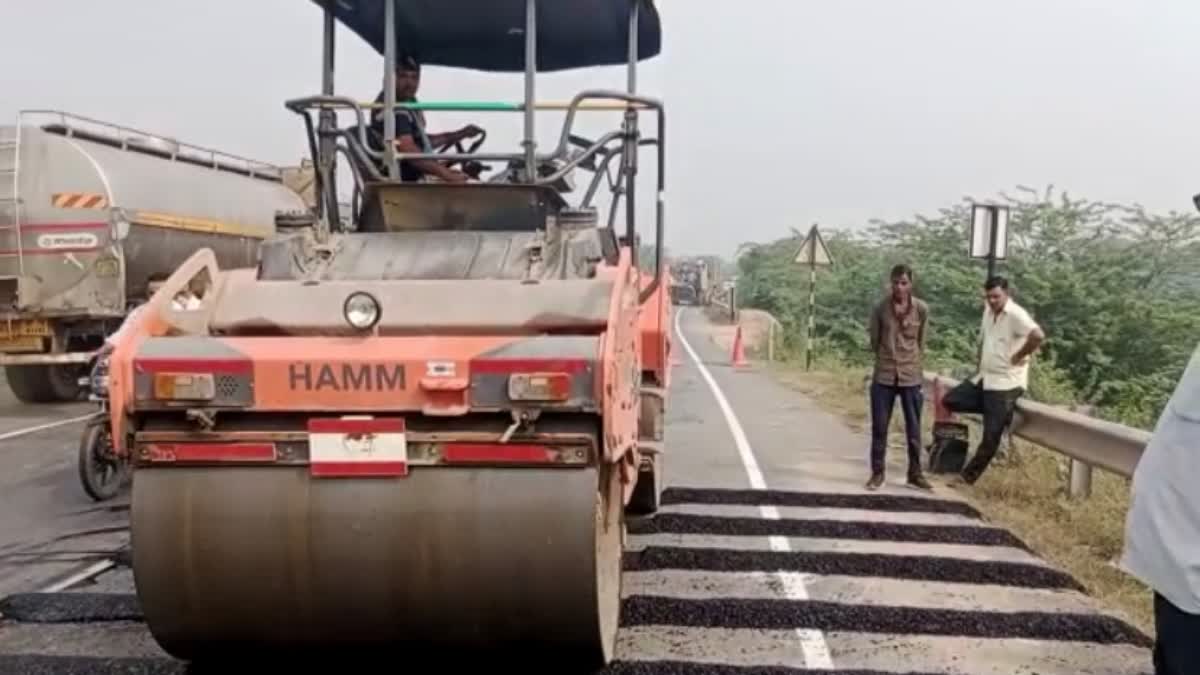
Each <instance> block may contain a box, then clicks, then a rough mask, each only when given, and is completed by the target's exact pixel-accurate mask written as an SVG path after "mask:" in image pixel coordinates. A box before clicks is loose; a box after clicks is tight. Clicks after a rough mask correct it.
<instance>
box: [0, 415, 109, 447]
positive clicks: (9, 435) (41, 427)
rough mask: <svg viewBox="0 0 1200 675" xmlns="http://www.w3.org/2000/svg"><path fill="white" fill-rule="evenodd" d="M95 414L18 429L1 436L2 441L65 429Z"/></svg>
mask: <svg viewBox="0 0 1200 675" xmlns="http://www.w3.org/2000/svg"><path fill="white" fill-rule="evenodd" d="M94 414H95V413H88V414H86V415H80V416H79V417H69V418H67V419H65V420H58V421H57V422H47V423H45V424H39V425H37V426H35V427H25V428H24V429H17V430H16V431H9V432H6V433H3V434H0V441H7V440H8V439H10V438H17V437H18V436H25V435H27V434H34V433H37V432H39V431H45V430H47V429H54V428H55V427H63V426H66V425H68V424H75V423H76V422H82V421H84V420H86V419H88V418H89V417H91V416H92V415H94Z"/></svg>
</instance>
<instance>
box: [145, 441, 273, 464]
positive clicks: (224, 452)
mask: <svg viewBox="0 0 1200 675" xmlns="http://www.w3.org/2000/svg"><path fill="white" fill-rule="evenodd" d="M146 448H147V450H148V451H149V456H150V457H149V458H150V461H152V462H273V461H275V458H276V455H275V444H274V443H173V444H170V443H151V444H150V445H148V446H146Z"/></svg>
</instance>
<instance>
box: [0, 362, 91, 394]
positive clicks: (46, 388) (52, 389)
mask: <svg viewBox="0 0 1200 675" xmlns="http://www.w3.org/2000/svg"><path fill="white" fill-rule="evenodd" d="M76 370H77V367H75V366H60V365H37V366H5V367H4V376H5V378H7V379H8V388H9V389H10V390H12V393H13V395H14V396H16V397H17V398H18V399H19V400H20V401H21V402H22V403H57V402H60V401H74V400H76V399H78V398H79V384H78V383H77V382H76V379H75V378H76V372H75V371H76Z"/></svg>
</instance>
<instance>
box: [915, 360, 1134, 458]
mask: <svg viewBox="0 0 1200 675" xmlns="http://www.w3.org/2000/svg"><path fill="white" fill-rule="evenodd" d="M937 380H940V381H941V383H942V386H943V387H945V389H946V390H947V391H949V390H950V389H951V388H953V387H954V386H956V385H957V384H958V383H959V381H958V380H956V379H954V378H952V377H947V376H945V375H939V374H937V373H930V372H926V373H925V388H926V391H930V390H932V389H933V386H934V382H935V381H937ZM1010 433H1012V434H1013V435H1015V436H1017V437H1019V438H1022V439H1024V440H1027V441H1029V442H1031V443H1036V444H1037V445H1041V446H1043V447H1046V448H1049V449H1050V450H1054V451H1055V452H1058V453H1060V454H1063V455H1066V456H1067V457H1070V458H1071V459H1074V460H1078V461H1080V462H1083V463H1084V464H1086V465H1088V466H1093V467H1099V468H1101V469H1105V470H1107V471H1110V472H1112V473H1115V474H1117V475H1119V476H1124V477H1126V478H1130V477H1132V476H1133V470H1134V469H1135V468H1136V467H1137V463H1138V461H1139V460H1140V459H1141V457H1142V452H1143V451H1144V450H1145V449H1146V444H1148V443H1149V442H1150V437H1151V434H1150V432H1148V431H1144V430H1142V429H1135V428H1133V427H1127V426H1125V425H1122V424H1116V423H1114V422H1107V421H1105V420H1098V419H1095V418H1092V417H1088V416H1087V415H1084V414H1081V413H1077V412H1071V411H1069V410H1063V409H1062V408H1057V407H1054V406H1051V405H1047V404H1045V403H1039V402H1037V401H1031V400H1028V399H1025V398H1022V399H1020V400H1018V401H1017V411H1016V414H1015V416H1014V419H1013V424H1012V427H1011V428H1010Z"/></svg>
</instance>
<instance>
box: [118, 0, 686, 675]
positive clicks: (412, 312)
mask: <svg viewBox="0 0 1200 675" xmlns="http://www.w3.org/2000/svg"><path fill="white" fill-rule="evenodd" d="M315 4H317V5H318V7H319V8H320V9H321V10H323V12H324V19H325V20H324V58H323V64H322V65H323V72H322V89H321V93H320V94H319V95H314V96H307V97H304V98H297V99H294V100H289V101H287V102H286V106H287V108H288V109H289V110H291V111H293V112H295V113H297V115H298V116H299V117H300V118H301V119H302V120H303V124H304V129H305V130H306V133H307V135H308V140H309V147H310V149H311V151H312V153H313V165H314V166H315V167H316V174H315V175H316V186H315V192H316V194H317V195H318V198H317V199H316V202H315V205H314V206H313V208H312V210H311V213H310V214H309V216H308V218H307V221H306V222H305V223H300V222H299V221H297V223H296V226H295V227H291V228H289V229H288V230H287V231H281V232H279V233H277V234H276V235H275V236H273V237H271V238H269V239H267V240H266V241H264V242H263V244H262V245H261V247H260V252H259V260H258V261H257V264H256V265H255V266H252V267H251V266H247V267H235V268H225V267H222V266H221V265H220V264H219V263H218V260H217V258H216V257H215V255H214V254H213V252H212V251H211V250H208V249H201V250H199V251H197V252H196V253H195V254H194V255H193V256H192V257H190V258H189V259H188V260H187V261H186V262H184V263H183V264H182V265H181V266H179V267H178V268H177V269H176V270H175V271H174V272H173V273H172V274H171V275H170V277H169V278H168V279H167V280H166V281H165V282H164V283H163V285H162V286H161V288H160V290H158V291H157V292H156V293H155V295H153V296H152V297H151V299H150V300H149V302H148V303H147V305H146V310H145V311H143V312H139V313H138V315H137V317H136V319H135V322H134V323H132V324H131V325H130V329H129V331H128V334H127V335H125V336H123V337H122V338H121V341H120V343H119V344H117V345H116V348H115V350H114V352H113V354H112V358H111V362H110V379H109V387H110V402H111V420H112V424H113V430H114V432H113V436H114V444H115V445H116V446H117V452H120V453H126V454H127V456H129V457H130V459H131V461H132V463H133V465H134V472H133V487H132V505H131V528H132V534H131V545H132V566H133V574H134V580H135V583H136V591H137V596H138V599H139V602H140V604H141V607H142V611H143V614H144V617H145V620H146V623H147V625H148V627H149V630H150V632H151V633H152V634H153V636H154V638H155V640H156V641H157V642H158V644H159V645H161V647H162V648H163V649H164V650H165V651H167V652H168V653H170V654H171V655H173V656H175V657H177V658H180V659H183V660H187V661H192V662H197V663H199V662H206V661H213V660H217V659H221V658H224V657H227V656H231V655H241V654H246V653H253V654H256V655H265V654H284V655H288V656H296V655H298V654H305V655H307V654H314V655H316V654H330V653H333V654H354V655H356V656H357V655H363V654H374V653H381V652H385V653H387V654H391V655H395V654H398V653H405V654H407V653H410V651H411V650H413V649H421V650H425V649H433V650H436V651H437V652H438V653H439V654H441V656H442V657H443V658H444V657H445V656H447V655H460V654H480V655H491V654H510V653H518V654H520V655H521V662H522V663H525V664H527V663H528V662H529V660H530V658H536V659H540V660H545V662H546V663H548V664H550V665H551V666H552V667H553V669H554V672H563V673H566V672H589V669H594V668H596V667H601V666H603V665H604V664H606V663H608V662H609V661H610V660H611V659H612V658H613V653H614V648H615V642H616V634H617V627H618V621H619V617H620V607H621V566H622V553H623V550H624V547H623V540H624V532H625V524H626V522H627V521H626V519H627V518H635V517H636V518H645V517H653V515H654V513H655V512H656V510H657V509H658V505H659V499H660V494H661V490H662V483H663V476H662V472H663V461H662V460H663V451H664V433H663V414H664V411H665V409H666V402H667V390H668V385H669V381H668V380H669V369H670V350H671V341H670V338H669V335H670V311H671V310H670V302H669V298H668V294H667V288H666V284H665V283H664V278H665V277H666V274H667V270H666V265H665V264H664V261H663V259H662V257H663V256H662V253H663V233H664V211H663V201H662V194H663V186H664V166H665V162H664V161H663V160H664V152H665V137H664V134H663V132H664V129H665V112H664V109H663V106H662V103H661V102H660V101H659V100H657V99H655V98H651V97H647V96H643V95H641V94H639V93H637V92H636V90H635V84H636V68H637V65H638V63H639V61H642V60H645V59H648V58H651V57H654V56H655V55H657V54H658V53H659V51H660V36H659V31H660V28H659V17H658V13H657V10H656V8H655V6H654V4H653V3H652V2H649V1H648V0H636V1H632V0H550V1H547V0H542V1H541V2H538V1H537V0H472V1H468V0H440V1H439V2H428V1H418V0H409V1H405V0H370V1H369V0H337V2H329V3H328V4H326V3H324V2H319V1H318V2H316V3H315ZM339 27H341V28H348V29H349V30H350V32H351V33H353V34H355V35H357V36H359V37H360V38H361V39H363V40H364V41H365V42H366V43H367V44H369V45H370V46H371V47H372V48H374V49H375V50H376V51H377V52H379V53H380V54H381V55H382V56H383V73H384V76H383V79H384V95H383V96H381V97H380V100H379V102H377V103H363V102H361V101H360V100H359V99H358V98H354V97H346V96H340V95H337V94H335V93H334V88H333V83H334V77H333V50H334V45H335V36H336V34H337V29H338V28H339ZM401 58H403V59H406V62H407V63H409V64H411V63H412V62H414V61H415V62H417V63H419V64H421V65H422V66H425V65H438V66H444V67H450V68H455V67H457V68H467V69H474V70H477V71H492V72H522V71H523V72H524V84H525V86H524V99H523V100H522V101H514V102H511V103H505V102H480V101H469V102H462V101H458V102H454V101H450V102H419V101H417V100H416V99H406V100H396V88H395V78H396V65H397V63H399V62H400V61H399V59H401ZM620 64H625V65H626V79H627V83H628V86H627V87H625V88H620V87H616V88H613V89H611V90H610V89H589V90H584V91H581V92H579V93H578V94H576V95H575V96H574V97H573V98H572V99H570V100H569V101H566V102H562V103H554V102H538V101H537V100H536V99H535V98H534V91H535V87H534V78H535V75H536V74H537V73H538V72H539V71H554V70H565V69H571V68H587V67H596V66H603V65H620ZM377 110H378V111H381V112H382V114H381V115H375V116H373V115H372V112H373V111H377ZM444 110H460V111H461V110H469V111H477V112H480V111H488V112H505V111H509V112H514V113H517V114H520V115H522V116H523V119H524V134H523V141H522V143H521V147H520V148H512V149H510V151H509V152H488V151H480V150H479V147H478V144H476V145H474V146H472V147H470V148H466V149H464V148H463V147H462V146H461V144H459V143H457V142H455V143H452V144H448V145H447V146H445V147H429V146H426V147H424V148H420V147H418V148H417V149H418V150H423V151H422V152H415V151H412V150H413V146H410V145H408V144H401V143H398V142H397V135H396V118H395V117H394V115H397V114H412V113H413V112H416V111H420V112H424V111H444ZM545 110H554V111H557V112H559V113H561V114H562V128H561V133H560V134H559V138H558V142H557V143H556V144H555V145H554V146H553V147H550V148H546V149H544V150H539V148H538V147H537V145H536V143H535V138H536V137H535V134H534V130H535V119H536V115H535V113H537V112H540V111H545ZM403 111H408V113H404V112H403ZM604 113H608V114H609V116H610V117H612V118H613V119H612V126H611V131H608V132H606V133H603V134H600V135H598V136H596V137H595V138H588V137H584V136H582V135H580V134H579V133H577V131H578V130H577V128H576V121H577V120H578V119H580V118H582V117H583V116H585V115H586V116H589V119H591V116H593V115H594V116H595V117H596V118H602V117H603V115H604ZM372 117H374V118H375V119H379V118H382V119H381V120H380V123H379V124H378V125H375V126H373V125H372V123H371V122H369V121H368V120H369V119H371V118H372ZM643 128H644V129H645V130H646V131H643ZM451 146H454V147H451ZM639 150H640V151H642V152H643V153H653V157H654V158H655V159H656V160H657V161H656V166H655V169H654V170H653V172H651V171H646V172H643V176H647V177H649V180H646V181H644V182H647V183H649V184H650V186H652V187H653V189H654V194H655V203H654V206H653V208H652V210H651V213H652V214H653V218H652V219H653V223H654V224H653V226H652V227H646V228H645V229H646V230H647V232H646V233H644V234H647V235H650V234H652V236H653V239H654V243H653V246H652V247H651V246H644V245H643V243H642V242H643V239H648V238H649V237H648V236H647V237H643V236H642V235H643V233H642V232H640V231H639V228H638V223H637V222H636V221H637V217H636V216H637V213H638V211H637V208H636V207H637V204H636V201H635V200H636V197H637V195H638V192H639V191H638V190H637V189H636V188H637V187H638V185H639V182H642V181H639V176H638V155H639ZM405 162H441V163H443V165H444V166H445V165H450V164H452V163H457V166H461V167H464V168H463V171H464V172H465V174H467V175H471V176H473V177H472V178H471V179H469V180H465V181H463V180H437V179H435V178H431V177H429V176H428V174H425V175H423V176H422V177H420V178H419V179H416V180H414V179H412V178H411V174H408V175H406V174H405V173H404V172H403V171H402V170H401V166H402V165H403V164H404V163H405ZM415 165H416V166H421V165H419V164H415ZM410 166H412V165H410ZM424 166H425V167H428V166H430V165H428V164H425V165H424ZM468 166H469V167H471V168H470V169H468V168H467V167H468ZM339 174H341V176H343V177H345V178H347V180H346V181H345V182H346V183H351V184H352V185H353V198H352V199H351V200H350V201H349V206H347V204H346V203H345V202H344V201H342V200H339V198H338V197H339V181H338V176H339ZM577 177H582V179H581V180H579V181H578V187H577V186H576V183H577ZM606 179H607V180H606ZM601 187H608V191H607V193H606V194H605V195H601V196H607V197H608V199H606V200H605V199H600V198H598V194H599V193H601V192H602V191H601V189H600V188H601ZM347 210H348V213H346V212H345V211H347ZM618 216H623V221H624V224H623V226H621V225H620V222H621V221H619V220H618ZM639 249H642V251H643V255H639ZM180 300H186V301H187V302H181V301H180ZM398 648H402V649H405V650H410V651H405V652H398V651H397V649H398Z"/></svg>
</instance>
